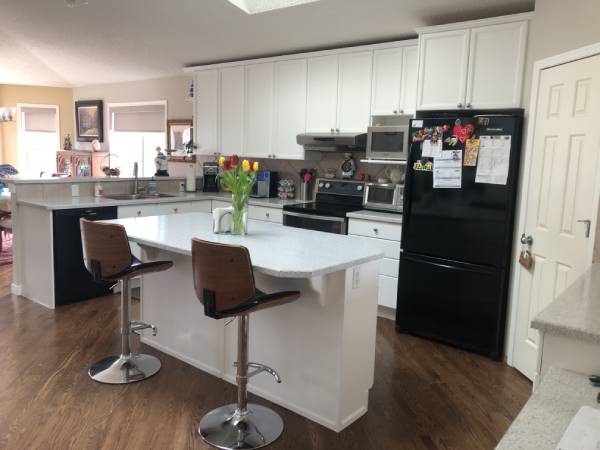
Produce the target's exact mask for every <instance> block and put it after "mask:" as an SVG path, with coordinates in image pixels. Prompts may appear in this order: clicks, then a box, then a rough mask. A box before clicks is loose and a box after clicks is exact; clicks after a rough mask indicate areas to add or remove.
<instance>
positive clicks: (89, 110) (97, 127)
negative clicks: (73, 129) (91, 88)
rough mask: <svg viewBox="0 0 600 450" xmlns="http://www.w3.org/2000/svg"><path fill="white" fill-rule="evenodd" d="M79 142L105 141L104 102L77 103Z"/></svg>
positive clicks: (76, 116)
mask: <svg viewBox="0 0 600 450" xmlns="http://www.w3.org/2000/svg"><path fill="white" fill-rule="evenodd" d="M75 120H76V122H77V124H76V125H77V141H78V142H92V141H93V140H95V139H97V140H98V141H100V142H103V141H104V112H103V109H102V100H82V101H79V102H75Z"/></svg>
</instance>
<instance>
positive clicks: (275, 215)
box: [248, 205, 283, 224]
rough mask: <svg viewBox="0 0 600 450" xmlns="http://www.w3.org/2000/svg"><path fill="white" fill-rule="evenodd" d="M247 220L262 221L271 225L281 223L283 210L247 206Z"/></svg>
mask: <svg viewBox="0 0 600 450" xmlns="http://www.w3.org/2000/svg"><path fill="white" fill-rule="evenodd" d="M248 219H255V220H264V221H267V222H273V223H279V224H281V223H283V210H282V209H280V208H269V207H266V206H256V205H250V206H248Z"/></svg>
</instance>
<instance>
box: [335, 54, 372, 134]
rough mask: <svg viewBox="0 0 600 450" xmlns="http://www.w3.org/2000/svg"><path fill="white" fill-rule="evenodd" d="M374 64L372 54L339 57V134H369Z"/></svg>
mask: <svg viewBox="0 0 600 450" xmlns="http://www.w3.org/2000/svg"><path fill="white" fill-rule="evenodd" d="M372 62H373V52H372V51H367V52H358V53H347V54H343V55H340V57H339V81H338V102H337V103H338V109H337V127H336V131H337V130H338V129H339V131H340V132H350V131H366V129H367V127H368V126H369V117H370V114H369V111H370V110H371V72H372Z"/></svg>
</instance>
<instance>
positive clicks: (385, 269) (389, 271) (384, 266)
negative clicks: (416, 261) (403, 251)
mask: <svg viewBox="0 0 600 450" xmlns="http://www.w3.org/2000/svg"><path fill="white" fill-rule="evenodd" d="M399 271H400V260H399V259H392V258H383V259H382V260H381V265H380V266H379V275H385V276H388V277H395V278H398V274H399Z"/></svg>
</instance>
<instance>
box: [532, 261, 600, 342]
mask: <svg viewBox="0 0 600 450" xmlns="http://www.w3.org/2000/svg"><path fill="white" fill-rule="evenodd" d="M531 326H532V327H533V328H536V329H538V330H540V331H544V332H547V333H553V334H560V335H564V336H568V337H571V338H574V339H580V340H585V341H589V342H594V343H600V263H596V264H593V265H592V267H590V268H589V269H587V270H586V271H585V272H584V273H583V274H582V275H581V276H580V277H579V278H578V279H577V280H575V282H574V283H573V284H572V285H571V286H570V287H568V288H567V290H566V291H565V292H563V293H562V294H561V295H559V296H558V298H556V300H554V301H553V302H552V303H551V304H550V305H549V306H548V307H546V308H545V309H544V310H543V311H542V312H540V313H539V314H538V315H537V316H535V318H534V319H533V321H532V322H531Z"/></svg>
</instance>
